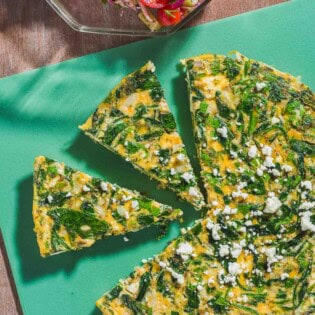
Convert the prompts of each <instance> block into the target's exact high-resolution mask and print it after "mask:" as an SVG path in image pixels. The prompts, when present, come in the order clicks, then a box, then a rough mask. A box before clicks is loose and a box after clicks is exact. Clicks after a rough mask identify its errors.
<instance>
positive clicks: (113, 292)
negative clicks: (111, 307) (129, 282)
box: [107, 284, 122, 301]
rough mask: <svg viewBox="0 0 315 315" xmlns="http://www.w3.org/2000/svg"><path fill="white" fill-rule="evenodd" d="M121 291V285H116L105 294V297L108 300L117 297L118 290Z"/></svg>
mask: <svg viewBox="0 0 315 315" xmlns="http://www.w3.org/2000/svg"><path fill="white" fill-rule="evenodd" d="M121 291H122V286H121V285H120V284H118V285H116V286H115V287H114V288H113V289H112V290H111V291H109V293H108V294H107V297H108V298H109V300H110V301H112V300H114V299H116V298H118V296H119V294H120V292H121Z"/></svg>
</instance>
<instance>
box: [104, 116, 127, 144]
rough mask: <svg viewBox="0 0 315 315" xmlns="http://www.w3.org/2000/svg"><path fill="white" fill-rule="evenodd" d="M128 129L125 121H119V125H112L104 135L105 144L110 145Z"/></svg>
mask: <svg viewBox="0 0 315 315" xmlns="http://www.w3.org/2000/svg"><path fill="white" fill-rule="evenodd" d="M126 128H127V124H126V123H124V122H123V121H119V122H118V123H116V124H114V125H111V126H109V127H108V128H107V130H106V131H105V135H104V139H103V141H104V143H105V144H107V145H110V144H111V143H112V142H113V141H114V139H115V138H116V137H117V136H118V135H119V133H121V132H122V131H123V130H124V129H126Z"/></svg>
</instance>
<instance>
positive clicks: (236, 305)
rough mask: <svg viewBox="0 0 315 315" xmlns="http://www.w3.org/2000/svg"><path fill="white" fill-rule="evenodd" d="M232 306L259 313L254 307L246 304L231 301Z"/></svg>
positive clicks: (257, 314) (251, 312) (256, 314)
mask: <svg viewBox="0 0 315 315" xmlns="http://www.w3.org/2000/svg"><path fill="white" fill-rule="evenodd" d="M231 305H232V306H234V307H236V308H239V309H240V310H243V311H246V312H248V313H250V314H255V315H259V313H258V312H257V311H256V310H254V309H253V308H251V307H248V306H245V305H242V304H238V303H231Z"/></svg>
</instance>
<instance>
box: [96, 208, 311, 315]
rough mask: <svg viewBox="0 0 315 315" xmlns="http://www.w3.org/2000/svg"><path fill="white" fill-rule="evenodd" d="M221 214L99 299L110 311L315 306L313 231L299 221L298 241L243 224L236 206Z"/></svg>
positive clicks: (242, 313)
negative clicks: (257, 233) (261, 232)
mask: <svg viewBox="0 0 315 315" xmlns="http://www.w3.org/2000/svg"><path fill="white" fill-rule="evenodd" d="M238 210H239V211H242V209H241V208H240V209H238ZM217 222H221V223H214V221H212V220H211V219H203V220H202V221H199V222H197V223H196V224H195V225H194V227H193V228H192V229H190V230H189V231H188V232H186V233H185V234H183V235H181V236H180V237H178V238H177V239H175V240H174V241H173V242H172V243H171V244H170V245H169V246H168V247H167V248H166V249H165V251H164V252H163V253H161V254H160V255H158V256H155V257H154V258H153V259H149V261H148V262H147V263H145V264H144V265H142V266H140V267H137V268H136V269H135V270H134V272H132V273H131V274H130V276H129V277H127V278H126V279H124V280H121V281H120V282H119V283H118V284H117V285H116V286H115V287H114V288H113V289H112V290H111V291H109V292H107V293H106V294H105V295H104V296H102V297H101V298H100V299H99V300H98V301H97V303H96V305H97V307H98V308H99V309H100V310H101V311H102V313H103V314H105V315H112V314H115V315H141V314H143V315H147V314H152V315H178V314H180V315H185V314H187V315H188V314H189V315H197V314H198V315H199V314H203V315H206V314H207V315H218V314H230V315H248V314H256V315H258V314H261V315H263V314H272V315H284V314H311V313H312V311H314V303H315V299H314V293H315V291H314V287H315V279H314V272H315V268H314V258H315V257H314V239H312V238H311V237H310V235H309V234H307V233H305V232H302V230H301V228H300V227H297V230H298V232H297V236H296V237H294V238H292V239H291V240H290V241H287V240H285V239H277V238H274V237H270V236H267V237H266V238H265V239H264V237H263V236H262V235H261V236H260V237H257V238H256V236H255V235H254V234H253V232H254V229H252V230H251V232H248V233H245V232H244V231H243V229H242V227H244V225H243V223H242V222H241V221H240V220H239V219H238V217H237V215H236V214H235V215H232V216H231V218H230V219H229V220H228V219H226V216H221V218H220V219H218V221H217ZM229 222H230V223H233V224H229ZM299 223H300V222H299ZM257 230H258V229H257ZM308 233H309V232H308ZM288 235H290V233H288ZM263 239H264V242H265V243H264V244H263V245H262V244H261V243H259V240H260V241H262V240H263Z"/></svg>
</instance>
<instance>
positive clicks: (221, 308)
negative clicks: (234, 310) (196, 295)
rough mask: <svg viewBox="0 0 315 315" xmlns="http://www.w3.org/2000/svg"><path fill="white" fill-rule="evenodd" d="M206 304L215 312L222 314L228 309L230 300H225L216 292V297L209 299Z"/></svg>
mask: <svg viewBox="0 0 315 315" xmlns="http://www.w3.org/2000/svg"><path fill="white" fill-rule="evenodd" d="M208 304H209V305H210V306H211V308H212V309H213V310H214V313H215V314H224V313H225V312H227V311H228V310H229V307H230V302H229V301H227V300H226V299H225V298H224V297H223V296H222V295H221V293H219V294H217V295H216V297H214V298H212V299H211V300H209V302H208Z"/></svg>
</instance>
